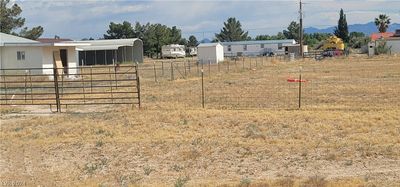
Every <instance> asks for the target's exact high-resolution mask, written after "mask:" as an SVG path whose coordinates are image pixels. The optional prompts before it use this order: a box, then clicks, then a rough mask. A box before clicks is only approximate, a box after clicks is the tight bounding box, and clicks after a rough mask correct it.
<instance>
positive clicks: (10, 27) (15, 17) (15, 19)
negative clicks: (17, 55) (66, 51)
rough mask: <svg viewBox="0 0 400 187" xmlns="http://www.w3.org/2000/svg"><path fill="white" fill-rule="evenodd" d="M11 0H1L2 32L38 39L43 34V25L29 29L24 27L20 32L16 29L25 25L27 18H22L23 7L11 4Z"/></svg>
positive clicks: (0, 27) (0, 23)
mask: <svg viewBox="0 0 400 187" xmlns="http://www.w3.org/2000/svg"><path fill="white" fill-rule="evenodd" d="M9 3H10V0H0V32H2V33H6V34H13V35H17V36H21V37H24V38H29V39H32V40H36V39H37V38H39V37H40V36H41V35H42V34H43V31H44V30H43V27H41V26H38V27H34V28H32V29H30V30H28V28H27V27H24V28H23V29H22V30H21V31H20V33H19V34H17V33H15V32H14V31H15V30H17V29H19V28H21V27H23V26H24V24H25V18H21V17H20V14H21V13H22V9H21V7H19V6H18V4H16V3H14V4H13V5H11V6H9Z"/></svg>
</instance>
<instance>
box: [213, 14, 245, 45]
mask: <svg viewBox="0 0 400 187" xmlns="http://www.w3.org/2000/svg"><path fill="white" fill-rule="evenodd" d="M248 34H249V32H244V31H243V30H242V25H241V24H240V21H239V20H236V18H228V20H227V21H226V22H224V27H223V28H222V29H221V31H220V33H219V34H215V37H216V39H217V40H219V41H221V42H231V41H242V40H248V39H249V37H248Z"/></svg>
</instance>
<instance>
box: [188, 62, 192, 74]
mask: <svg viewBox="0 0 400 187" xmlns="http://www.w3.org/2000/svg"><path fill="white" fill-rule="evenodd" d="M188 66H189V74H191V73H192V72H191V70H190V69H191V68H190V60H188Z"/></svg>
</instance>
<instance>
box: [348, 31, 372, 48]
mask: <svg viewBox="0 0 400 187" xmlns="http://www.w3.org/2000/svg"><path fill="white" fill-rule="evenodd" d="M370 40H371V39H370V37H368V36H365V34H364V33H363V32H351V33H350V40H349V46H350V47H351V48H354V49H359V48H361V47H363V46H366V45H367V44H368V42H370Z"/></svg>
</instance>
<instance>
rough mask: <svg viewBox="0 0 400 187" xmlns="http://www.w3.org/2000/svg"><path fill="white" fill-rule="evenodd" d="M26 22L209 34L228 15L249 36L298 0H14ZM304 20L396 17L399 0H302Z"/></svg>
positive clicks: (80, 33) (288, 13)
mask: <svg viewBox="0 0 400 187" xmlns="http://www.w3.org/2000/svg"><path fill="white" fill-rule="evenodd" d="M13 2H15V3H17V4H18V5H19V6H21V8H22V10H23V12H22V14H21V16H22V17H24V18H26V26H28V27H33V26H38V25H41V26H43V27H44V29H45V32H44V35H43V37H54V36H55V35H58V36H61V37H62V38H71V39H75V40H80V39H82V38H89V37H93V38H100V37H103V34H105V33H106V31H107V29H108V25H109V23H110V22H116V23H121V22H123V21H125V20H126V21H129V22H131V23H133V24H134V23H135V22H137V21H138V22H140V23H142V24H144V23H147V22H150V23H161V24H164V25H167V26H177V27H178V28H180V29H181V30H182V35H183V37H186V38H188V36H190V35H195V36H196V37H197V38H198V39H199V40H201V39H203V38H209V39H212V38H213V37H214V35H215V33H218V32H219V31H220V30H221V28H222V27H223V23H224V21H226V20H227V19H228V18H229V17H235V18H237V19H238V20H239V21H240V22H241V24H242V28H243V29H244V30H248V31H249V34H250V36H252V37H254V36H256V35H259V34H269V35H271V34H276V33H277V32H279V31H282V30H284V29H285V28H286V27H287V26H288V25H289V23H290V22H291V21H294V20H298V19H299V14H298V12H299V10H298V8H299V2H298V0H281V1H277V0H258V1H249V0H242V1H238V0H235V1H227V0H214V1H212V0H180V1H177V0H174V1H172V0H170V1H166V0H157V1H154V0H148V1H135V0H14V1H13ZM303 2H304V3H305V4H304V26H305V27H316V28H326V27H329V26H335V25H337V21H338V19H339V11H340V9H341V8H343V9H344V11H345V13H346V14H347V22H348V24H356V23H367V22H371V21H373V20H374V18H375V17H377V16H378V15H379V14H387V15H389V16H390V17H391V19H392V22H393V23H400V0H303Z"/></svg>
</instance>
